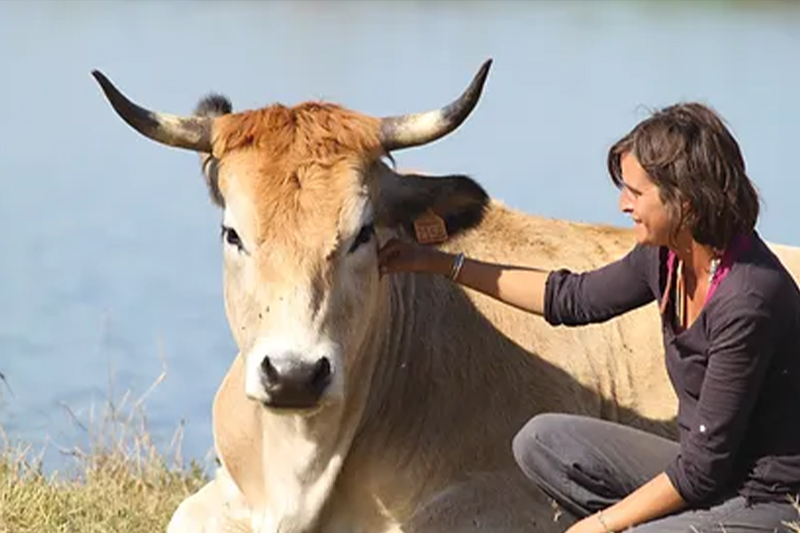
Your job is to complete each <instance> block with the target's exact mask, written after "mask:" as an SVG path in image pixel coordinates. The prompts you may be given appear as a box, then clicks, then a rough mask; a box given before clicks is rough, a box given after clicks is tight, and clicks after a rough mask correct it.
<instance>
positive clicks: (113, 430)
mask: <svg viewBox="0 0 800 533" xmlns="http://www.w3.org/2000/svg"><path fill="white" fill-rule="evenodd" d="M163 377H164V375H163V374H162V376H160V377H159V379H158V380H157V382H156V384H154V386H155V385H157V384H158V383H160V381H161V380H162V379H163ZM152 388H153V387H151V390H152ZM128 399H129V398H128V396H125V397H123V398H122V400H121V401H120V402H113V401H109V402H108V405H106V406H105V408H104V409H103V410H102V412H101V413H100V414H99V417H97V418H95V417H94V416H90V421H89V423H87V424H80V427H82V428H83V429H84V430H85V431H86V432H87V435H88V442H89V444H88V445H87V446H86V448H84V449H81V448H73V449H70V450H62V452H64V453H67V454H68V455H70V456H71V457H72V458H73V459H74V462H75V466H74V468H72V469H71V472H63V473H52V474H45V473H44V472H45V471H44V468H43V464H42V456H43V452H44V450H39V451H36V450H32V449H31V448H30V447H24V446H20V445H12V444H11V443H10V442H9V440H8V439H7V438H5V435H3V442H2V443H0V533H49V532H64V533H66V532H70V533H71V532H81V533H95V532H96V533H100V532H103V533H106V532H117V533H139V532H142V533H144V532H147V533H153V532H162V531H165V530H166V526H167V523H168V522H169V518H170V516H171V515H172V513H173V512H174V510H175V508H176V507H177V506H178V504H179V503H180V502H181V500H183V499H184V498H185V497H186V496H187V495H189V494H191V493H193V492H195V491H196V490H198V489H199V488H200V487H201V486H202V484H203V483H205V481H206V479H205V475H204V472H203V469H202V468H201V466H200V465H199V464H198V463H196V462H191V463H189V464H188V465H183V464H182V461H181V459H180V454H179V452H178V450H179V447H180V439H179V438H176V439H173V442H172V444H171V445H170V447H169V448H170V450H168V451H167V452H166V453H164V452H162V453H159V452H158V451H157V449H156V447H155V446H154V445H153V443H152V441H151V440H150V438H149V436H148V433H147V428H146V417H145V414H144V409H143V407H142V400H143V399H144V397H143V398H140V399H139V401H137V402H133V403H129V402H128Z"/></svg>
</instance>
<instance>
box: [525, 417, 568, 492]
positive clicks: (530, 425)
mask: <svg viewBox="0 0 800 533" xmlns="http://www.w3.org/2000/svg"><path fill="white" fill-rule="evenodd" d="M568 418H569V417H568V415H561V414H555V413H543V414H540V415H536V416H534V417H533V418H531V419H530V420H529V421H528V422H527V423H526V424H525V425H524V426H523V427H522V428H521V429H520V430H519V431H518V432H517V434H516V435H515V436H514V439H513V441H512V443H511V448H512V451H513V453H514V459H515V460H516V462H517V465H519V467H520V468H521V469H522V470H523V472H525V474H527V475H528V476H529V477H530V476H532V475H533V476H537V477H538V476H543V475H546V473H545V472H544V471H545V470H552V468H553V466H554V464H553V463H554V461H557V460H558V454H557V453H555V449H556V448H557V446H556V441H557V440H559V439H563V438H564V437H565V436H566V435H568V433H569V432H568V431H566V429H567V427H566V425H565V423H566V422H567V421H568Z"/></svg>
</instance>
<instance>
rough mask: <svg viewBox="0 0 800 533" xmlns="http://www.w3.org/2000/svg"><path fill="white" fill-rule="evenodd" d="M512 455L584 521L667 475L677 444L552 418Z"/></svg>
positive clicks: (588, 421) (589, 421) (531, 428)
mask: <svg viewBox="0 0 800 533" xmlns="http://www.w3.org/2000/svg"><path fill="white" fill-rule="evenodd" d="M513 451H514V457H515V458H516V461H517V464H518V465H519V466H520V468H521V469H522V471H523V472H524V473H525V475H526V476H528V477H529V478H530V479H532V480H533V481H534V482H535V483H536V484H537V485H539V486H540V487H541V488H542V490H543V491H544V492H545V493H547V494H548V495H549V496H550V497H552V498H553V499H555V500H556V502H558V503H559V504H560V505H561V506H562V507H563V508H564V509H565V510H567V511H568V512H570V513H572V514H573V515H575V517H576V518H583V517H584V516H588V515H590V514H592V513H594V512H596V511H598V510H600V509H604V508H606V507H608V506H609V505H612V504H614V503H616V502H617V501H619V500H621V499H622V498H624V497H625V496H627V495H628V494H629V493H631V492H633V491H634V490H636V488H638V487H639V486H640V485H642V484H643V483H645V482H646V481H648V480H650V479H652V478H653V477H655V476H656V475H657V474H659V473H661V472H663V471H664V469H665V468H666V466H667V465H668V464H669V463H670V461H672V460H673V459H674V458H675V457H676V456H677V454H678V443H677V442H673V441H671V440H668V439H665V438H662V437H659V436H657V435H652V434H650V433H646V432H644V431H641V430H637V429H634V428H631V427H628V426H624V425H621V424H615V423H613V422H607V421H604V420H598V419H594V418H589V417H583V416H576V415H567V414H549V413H548V414H542V415H538V416H535V417H533V418H532V419H531V420H530V421H529V422H528V423H527V424H526V425H525V426H524V427H523V428H522V429H521V430H520V431H519V433H517V435H516V437H514V442H513Z"/></svg>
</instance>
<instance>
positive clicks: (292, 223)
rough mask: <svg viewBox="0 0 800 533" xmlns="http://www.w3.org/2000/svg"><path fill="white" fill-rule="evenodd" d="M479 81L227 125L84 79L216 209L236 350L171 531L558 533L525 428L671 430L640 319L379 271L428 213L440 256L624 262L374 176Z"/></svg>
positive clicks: (574, 240)
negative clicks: (199, 181)
mask: <svg viewBox="0 0 800 533" xmlns="http://www.w3.org/2000/svg"><path fill="white" fill-rule="evenodd" d="M488 68H489V63H488V62H487V63H486V64H485V65H484V66H483V67H482V68H481V70H480V71H479V73H478V75H477V76H476V77H475V79H474V80H473V82H472V84H471V85H470V87H469V88H468V89H467V90H466V91H465V93H464V94H463V95H462V96H461V97H460V98H459V99H458V100H456V101H454V102H453V103H452V104H451V105H449V106H446V107H444V108H442V109H441V110H439V111H433V112H428V113H421V114H416V115H409V116H405V117H392V118H386V119H377V118H372V117H369V116H365V115H362V114H360V113H357V112H353V111H350V110H347V109H344V108H342V107H339V106H336V105H332V104H328V103H304V104H300V105H298V106H296V107H284V106H280V105H273V106H270V107H266V108H263V109H258V110H253V111H246V112H242V113H235V114H234V113H231V107H230V103H229V102H228V101H227V100H225V99H224V98H222V97H209V98H207V99H205V100H203V101H202V102H201V104H200V105H199V106H198V111H197V115H196V116H194V117H185V118H179V117H175V116H171V115H165V114H160V113H153V112H150V111H147V110H145V109H143V108H140V107H138V106H137V105H136V104H133V103H132V102H130V101H129V100H127V99H126V98H125V97H124V96H122V95H121V94H120V93H119V92H118V91H117V90H116V89H115V88H114V87H113V85H111V83H110V82H109V81H108V80H107V79H106V78H105V77H104V76H103V75H102V74H100V73H98V72H95V73H94V74H95V77H96V78H97V80H98V81H99V83H100V84H101V86H102V88H103V90H104V91H105V94H106V95H107V97H108V98H109V100H110V101H111V103H112V105H113V106H114V108H115V109H116V110H117V112H118V113H119V114H120V116H121V117H122V118H123V119H124V120H125V121H126V122H128V123H129V124H130V125H131V126H133V127H134V128H135V129H136V130H138V131H139V132H141V133H142V134H144V135H146V136H147V137H150V138H152V139H154V140H156V141H158V142H161V143H164V144H168V145H172V146H178V147H181V148H186V149H190V150H194V151H197V152H199V153H200V154H201V157H202V160H203V167H204V170H205V176H206V180H207V183H208V185H209V190H210V193H211V197H212V199H213V200H214V201H215V202H216V203H217V204H218V205H219V206H220V207H221V208H222V210H223V215H222V218H223V256H224V271H225V275H224V285H225V307H226V312H227V316H228V321H229V324H230V327H231V331H232V333H233V336H234V337H235V339H236V342H237V344H238V347H239V349H240V353H239V355H238V356H237V357H236V359H235V360H234V361H233V364H232V366H231V368H230V370H229V372H228V374H227V375H226V377H225V378H224V381H223V382H222V385H221V386H220V388H219V391H218V393H217V396H216V398H215V402H214V439H215V446H216V451H217V453H218V456H219V459H220V461H221V463H222V466H221V468H220V469H219V470H218V472H217V475H216V477H215V479H214V480H213V481H211V482H210V483H209V484H208V485H206V486H205V487H204V488H203V489H202V490H200V491H199V492H198V493H197V494H194V495H192V496H191V497H189V498H188V499H187V500H185V501H184V502H183V503H182V504H181V505H180V507H179V508H178V510H177V511H176V513H175V515H174V516H173V518H172V521H171V522H170V526H169V531H170V532H171V533H179V532H181V533H182V532H200V531H206V532H221V531H234V530H240V531H254V532H268V533H273V532H278V531H280V532H283V533H294V532H324V533H366V532H369V533H380V532H401V531H402V532H406V533H411V532H419V533H423V532H424V533H429V532H437V533H438V532H444V531H448V532H452V531H464V532H486V531H503V532H505V531H560V530H563V529H564V528H565V527H566V525H567V520H566V518H564V517H562V518H560V519H559V520H555V517H556V516H558V514H557V513H555V512H554V510H553V508H552V507H551V504H550V502H549V501H548V499H547V498H545V497H544V496H543V494H542V493H540V492H539V491H538V490H537V489H535V488H533V487H532V485H531V483H530V482H528V481H527V480H526V479H525V478H524V477H523V476H522V475H521V473H520V472H519V470H518V468H517V467H516V465H515V463H514V460H513V457H512V453H511V441H512V438H513V436H514V434H515V433H516V431H517V430H518V429H520V427H521V426H522V425H523V424H524V423H525V421H526V420H528V419H529V418H530V417H531V416H533V415H535V414H537V413H540V412H543V411H560V412H573V413H581V414H586V415H592V416H597V417H603V418H607V419H610V420H617V421H621V422H623V423H626V424H631V425H634V426H638V427H643V428H646V429H649V430H652V431H655V432H659V433H662V434H672V417H673V414H674V412H675V398H674V396H673V393H672V391H671V389H670V387H669V384H668V381H667V377H666V374H665V370H664V368H663V363H662V347H661V343H662V340H661V335H660V327H659V320H658V317H657V311H656V309H655V306H654V305H650V306H647V307H646V308H643V309H640V310H638V311H635V312H633V313H630V314H628V315H626V316H624V317H621V318H619V319H615V320H612V321H609V322H607V323H605V324H601V325H593V326H587V327H582V328H553V327H550V326H549V325H547V324H546V323H545V322H544V321H543V320H542V319H540V318H537V317H534V316H532V315H529V314H525V313H523V312H521V311H517V310H515V309H513V308H511V307H508V306H505V305H502V304H500V303H497V302H496V301H494V300H491V299H489V298H486V297H484V296H481V295H477V294H475V293H473V292H471V291H469V290H464V289H462V288H459V287H458V286H456V285H454V284H452V283H450V282H449V281H447V280H444V279H440V278H436V277H433V276H424V275H407V274H403V275H395V276H390V277H386V278H380V277H379V275H378V272H377V265H376V251H377V249H378V246H379V243H380V242H383V241H385V240H386V239H388V238H389V237H390V236H392V235H401V236H404V237H406V238H412V237H413V235H414V233H413V231H412V224H413V221H414V220H415V219H416V218H417V217H418V216H419V215H421V214H423V213H425V212H427V211H428V210H432V211H433V212H434V213H436V214H438V215H439V216H440V217H442V218H443V219H444V220H445V222H446V225H447V230H448V232H449V234H450V236H451V238H450V240H449V241H448V242H447V243H445V244H444V245H443V246H445V247H447V248H450V249H452V250H463V251H465V252H466V253H467V254H468V255H469V256H471V257H475V258H480V259H485V260H490V261H504V262H509V263H516V264H529V265H534V266H537V267H545V268H557V267H564V266H566V267H571V268H573V269H588V268H592V267H595V266H598V265H601V264H604V263H607V262H609V261H612V260H613V259H615V258H618V257H620V256H621V255H623V254H624V253H625V252H627V251H628V250H629V249H630V248H631V246H632V244H633V238H632V234H631V233H630V232H629V231H628V230H622V229H617V228H611V227H601V226H595V225H587V224H579V223H574V222H566V221H559V220H548V219H544V218H539V217H534V216H528V215H525V214H523V213H520V212H518V211H514V210H511V209H508V208H506V207H504V206H502V205H500V204H499V203H497V202H495V201H491V200H489V198H488V197H487V195H486V194H485V192H484V190H483V189H482V188H481V187H480V186H479V185H478V184H476V183H475V182H474V181H472V180H471V179H470V178H468V177H466V176H461V175H451V176H440V177H430V176H420V175H414V174H403V175H400V174H398V173H396V172H395V171H393V170H392V169H391V168H390V167H389V166H387V164H386V163H385V156H387V155H388V154H389V153H390V152H391V151H393V150H399V149H402V148H406V147H411V146H418V145H422V144H425V143H428V142H431V141H433V140H435V139H438V138H440V137H442V136H444V135H446V134H447V133H449V132H451V131H452V130H454V129H455V128H456V127H458V125H459V124H460V123H461V122H462V121H463V120H464V119H465V118H466V117H467V115H468V114H469V113H470V112H471V110H472V109H473V107H474V106H475V104H476V103H477V100H478V97H479V95H480V92H481V90H482V86H483V83H484V81H485V77H486V75H487V73H488ZM782 253H783V254H788V255H792V256H793V259H792V261H793V263H792V265H793V266H797V265H800V261H798V258H800V254H798V251H797V250H796V249H790V248H783V249H782ZM788 255H787V257H788Z"/></svg>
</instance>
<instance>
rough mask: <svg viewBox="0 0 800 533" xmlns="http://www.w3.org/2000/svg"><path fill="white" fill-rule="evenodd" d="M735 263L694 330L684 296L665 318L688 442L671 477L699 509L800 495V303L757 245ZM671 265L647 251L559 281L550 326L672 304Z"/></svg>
mask: <svg viewBox="0 0 800 533" xmlns="http://www.w3.org/2000/svg"><path fill="white" fill-rule="evenodd" d="M734 252H735V253H732V254H728V257H727V258H723V265H722V266H721V269H723V270H724V271H725V272H724V276H722V277H721V279H720V280H719V282H718V284H714V285H712V287H713V289H714V290H713V293H712V294H711V295H710V296H709V298H707V301H706V304H705V306H704V307H703V309H702V311H701V312H700V315H699V316H698V317H697V319H696V320H695V322H694V323H692V325H691V326H690V327H689V328H687V329H686V330H678V329H677V328H676V326H675V322H674V318H673V317H674V316H675V312H674V307H673V304H672V303H671V302H672V301H674V295H673V296H672V297H670V298H669V300H668V302H669V303H668V304H667V307H666V310H665V313H664V314H663V316H662V329H663V334H664V348H665V356H666V365H667V371H668V373H669V377H670V380H671V382H672V385H673V387H674V388H675V391H676V393H677V397H678V402H679V403H678V416H677V423H678V427H679V430H680V452H679V454H678V456H677V457H676V458H675V460H674V461H673V462H672V463H671V464H670V465H669V466H668V467H667V469H666V474H667V476H668V477H669V479H670V481H671V482H672V484H673V485H674V486H675V488H676V490H677V491H678V493H679V494H680V495H681V496H682V497H683V499H684V500H686V501H687V502H689V503H690V504H702V503H707V502H709V501H711V500H712V499H714V498H716V497H718V496H721V495H724V494H729V493H738V494H740V495H742V496H745V497H746V498H747V499H748V500H749V501H764V500H778V499H780V500H782V501H785V497H786V495H791V494H797V493H800V291H798V288H797V286H796V285H795V283H794V281H793V280H792V277H791V275H790V274H789V273H788V272H787V271H786V269H785V268H784V267H783V266H782V265H781V263H780V261H779V260H778V259H777V258H776V257H775V256H774V255H773V253H772V252H771V251H770V250H769V248H768V247H767V246H766V244H765V243H764V242H763V241H762V240H761V238H760V237H759V235H758V234H757V233H755V232H754V233H753V234H752V235H748V236H743V237H741V238H740V239H739V242H738V249H736V250H734ZM670 255H671V254H670V253H669V252H668V251H667V249H666V248H657V247H648V246H642V245H637V246H636V247H634V249H633V250H632V251H631V252H630V253H628V255H626V256H625V257H623V258H622V259H620V260H619V261H616V262H614V263H611V264H609V265H607V266H605V267H603V268H600V269H597V270H594V271H590V272H584V273H573V272H570V271H568V270H564V269H562V270H556V271H554V272H552V273H551V274H550V275H549V277H548V280H547V285H546V291H545V319H546V320H547V321H548V322H549V323H550V324H552V325H561V324H563V325H570V326H572V325H582V324H589V323H597V322H603V321H606V320H608V319H611V318H613V317H615V316H617V315H619V314H622V313H624V312H626V311H629V310H632V309H635V308H637V307H640V306H643V305H645V304H648V303H650V302H652V301H653V300H654V299H655V300H657V301H658V302H661V301H662V299H663V298H664V297H665V289H666V285H667V277H668V275H669V270H670V269H671V268H674V267H673V265H672V262H673V261H672V260H671V259H670ZM726 263H727V264H726ZM566 356H568V354H565V357H566Z"/></svg>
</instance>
